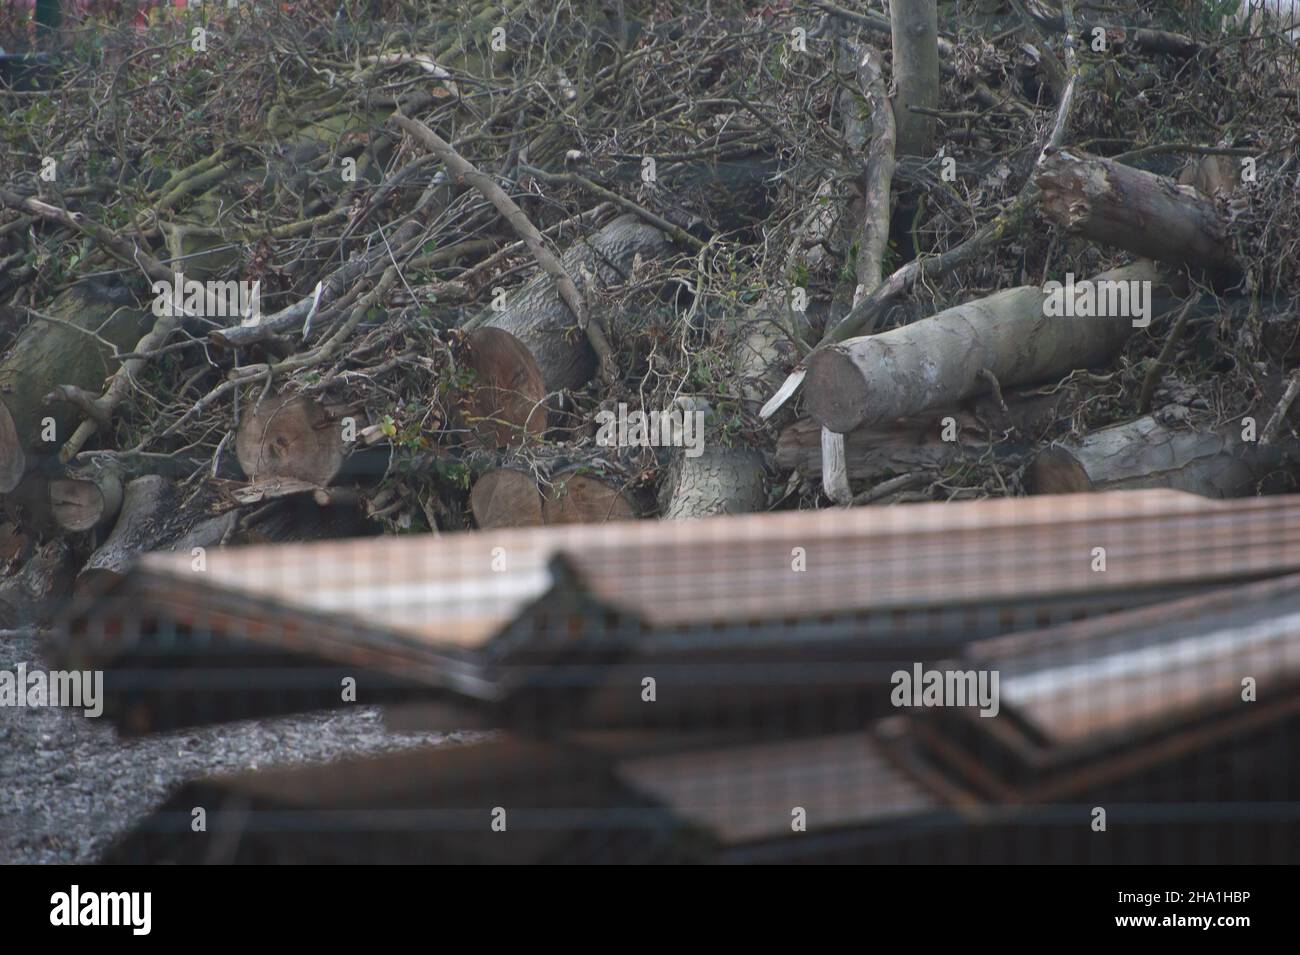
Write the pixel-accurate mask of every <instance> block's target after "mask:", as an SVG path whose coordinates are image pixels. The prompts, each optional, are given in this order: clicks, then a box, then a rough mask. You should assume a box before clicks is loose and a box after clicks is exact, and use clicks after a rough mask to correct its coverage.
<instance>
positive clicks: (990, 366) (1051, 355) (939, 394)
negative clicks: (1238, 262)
mask: <svg viewBox="0 0 1300 955" xmlns="http://www.w3.org/2000/svg"><path fill="white" fill-rule="evenodd" d="M1091 281H1092V284H1091V286H1086V288H1091V289H1093V290H1094V292H1096V291H1098V290H1104V289H1106V288H1107V286H1103V285H1101V284H1100V283H1103V282H1107V283H1131V282H1142V283H1150V284H1149V285H1145V286H1141V288H1143V289H1146V290H1149V292H1150V295H1149V296H1148V298H1147V302H1148V304H1149V305H1150V309H1151V314H1150V317H1155V316H1158V315H1160V314H1162V313H1163V312H1164V311H1166V310H1167V309H1168V308H1169V307H1170V304H1171V301H1172V299H1171V296H1170V294H1169V292H1168V290H1167V289H1166V288H1164V282H1163V280H1162V278H1161V274H1160V272H1159V271H1158V270H1157V268H1156V267H1155V266H1154V265H1153V264H1152V263H1149V262H1139V263H1136V264H1134V265H1129V266H1125V267H1123V268H1119V269H1113V270H1111V271H1109V272H1104V273H1102V274H1100V275H1097V276H1095V277H1094V278H1093V279H1092V280H1091ZM1081 287H1083V286H1082V283H1081ZM1116 287H1120V286H1116ZM1127 287H1128V288H1132V286H1127ZM1050 294H1051V293H1049V292H1047V291H1044V290H1043V289H1041V288H1038V287H1036V286H1021V287H1020V288H1014V289H1008V290H1006V291H1003V292H998V293H997V294H995V295H991V296H988V297H987V298H982V299H977V300H975V301H973V302H967V303H966V304H964V305H958V306H956V307H954V308H950V309H947V310H945V311H943V312H940V313H938V314H937V315H933V316H931V317H930V318H926V319H922V320H921V321H918V322H914V323H912V324H911V325H905V326H903V327H901V328H896V329H893V330H891V331H888V332H883V333H881V334H879V335H868V336H864V337H861V338H851V339H849V340H848V341H845V342H841V343H839V344H836V345H832V346H830V347H828V348H824V349H820V350H818V351H816V352H814V353H813V354H812V356H811V358H810V359H809V362H808V375H807V379H806V381H805V383H804V387H805V390H806V392H807V403H808V413H809V414H810V415H811V416H812V417H813V418H814V419H815V420H817V421H818V422H819V423H821V424H822V425H824V426H825V427H827V428H829V429H831V430H832V431H838V432H840V433H841V434H843V433H847V432H849V431H852V430H853V429H854V428H857V427H860V426H862V425H872V424H879V423H881V422H885V421H891V420H893V419H896V418H903V417H907V416H909V415H914V414H916V413H918V412H920V411H924V410H926V409H928V408H935V407H940V406H943V405H952V404H956V403H958V402H960V401H963V400H964V399H966V398H968V397H970V396H972V395H975V394H977V393H979V392H982V391H984V390H986V389H988V388H989V387H990V385H991V383H992V382H993V381H996V382H997V383H998V384H1000V385H1001V386H1002V387H1009V386H1011V385H1019V384H1030V383H1033V382H1038V381H1046V380H1049V379H1053V378H1060V377H1062V376H1063V375H1065V374H1066V373H1067V372H1069V371H1071V370H1074V369H1079V368H1091V367H1096V366H1098V365H1103V364H1105V363H1107V362H1109V361H1110V360H1111V359H1112V358H1114V356H1115V355H1116V353H1118V351H1119V349H1120V348H1121V347H1122V346H1123V345H1124V343H1125V342H1126V341H1127V340H1128V338H1129V336H1130V335H1131V334H1132V333H1133V327H1134V321H1135V318H1134V317H1133V316H1132V315H1125V314H1118V315H1115V314H1107V315H1101V316H1093V317H1082V316H1079V317H1066V316H1050V315H1048V314H1046V312H1047V305H1048V301H1049V295H1050ZM1057 298H1058V300H1059V299H1060V296H1059V295H1058V296H1057ZM1130 304H1131V303H1130ZM1118 311H1121V312H1122V311H1125V309H1118Z"/></svg>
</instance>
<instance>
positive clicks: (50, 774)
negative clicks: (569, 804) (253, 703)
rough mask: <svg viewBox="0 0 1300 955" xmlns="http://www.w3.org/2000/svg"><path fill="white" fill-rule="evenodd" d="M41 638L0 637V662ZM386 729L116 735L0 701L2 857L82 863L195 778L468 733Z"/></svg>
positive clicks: (32, 658)
mask: <svg viewBox="0 0 1300 955" xmlns="http://www.w3.org/2000/svg"><path fill="white" fill-rule="evenodd" d="M39 640H40V638H39V636H37V635H33V634H18V635H15V634H13V633H11V632H10V633H5V634H3V635H0V669H5V670H9V671H11V672H12V671H13V670H14V668H15V667H16V666H17V665H18V664H19V663H20V662H25V663H26V664H27V667H28V670H32V669H34V668H36V667H37V666H39V665H40V659H41V658H40V653H39V652H38V646H39ZM477 735H479V734H472V733H392V732H389V731H388V730H386V729H385V728H384V724H383V715H382V711H381V710H380V709H379V708H378V707H364V708H360V707H359V708H356V709H351V710H338V711H330V712H324V713H309V714H306V715H303V716H295V717H287V718H282V719H272V720H251V721H248V722H243V723H227V724H222V725H220V726H215V727H209V728H204V729H200V730H188V731H186V730H182V731H178V732H174V733H164V734H159V735H156V736H148V737H144V738H141V739H135V740H129V741H124V740H120V739H118V738H117V735H116V734H115V732H114V730H113V727H112V726H110V725H109V724H107V723H103V722H99V721H96V720H93V719H86V718H85V717H83V716H82V715H81V711H80V710H72V711H69V710H63V709H58V708H39V709H29V708H10V707H0V862H7V863H86V862H94V861H96V859H97V858H98V856H99V854H100V853H101V852H103V851H104V849H106V848H107V847H108V846H109V844H110V843H111V842H112V841H113V840H114V839H115V838H116V837H117V836H118V835H119V834H120V833H122V832H124V831H125V830H127V829H129V828H130V827H131V826H132V825H133V824H134V823H135V822H137V821H138V820H139V819H140V818H141V817H142V816H144V815H145V814H146V813H148V812H149V811H150V810H152V809H153V808H154V807H155V806H157V805H158V804H159V803H161V802H162V801H163V800H164V799H165V798H166V796H167V795H169V794H170V793H171V792H172V791H173V790H174V789H175V788H176V787H177V786H178V785H180V783H182V782H183V781H185V780H188V779H192V778H195V777H199V776H209V775H214V774H218V773H229V772H236V771H243V770H249V769H258V768H264V767H267V766H284V765H291V764H302V763H310V762H324V761H328V760H332V759H337V758H339V757H343V756H349V755H358V754H366V753H384V752H393V751H396V750H402V749H409V748H411V747H415V746H425V745H429V744H438V743H455V742H461V741H467V740H469V739H472V738H475V737H476V736H477Z"/></svg>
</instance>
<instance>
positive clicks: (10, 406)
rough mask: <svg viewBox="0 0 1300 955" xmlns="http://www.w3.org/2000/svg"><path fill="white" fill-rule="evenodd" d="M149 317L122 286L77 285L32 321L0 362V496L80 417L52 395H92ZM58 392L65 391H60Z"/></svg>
mask: <svg viewBox="0 0 1300 955" xmlns="http://www.w3.org/2000/svg"><path fill="white" fill-rule="evenodd" d="M152 324H153V318H152V316H150V315H149V314H148V313H147V312H146V311H144V310H141V309H138V308H136V307H135V302H134V299H133V297H132V296H131V294H130V292H128V291H127V290H126V289H125V288H124V287H121V286H116V285H112V284H110V283H107V282H103V281H100V280H88V281H85V282H81V283H79V284H77V285H76V286H74V287H73V288H71V289H69V290H68V291H66V292H64V293H63V294H62V295H60V296H59V297H58V298H57V299H56V300H55V302H54V304H53V305H52V306H51V307H50V309H49V311H48V313H46V314H43V315H41V316H38V317H36V318H33V319H32V321H31V322H30V324H28V325H27V327H26V328H24V329H23V331H22V333H21V334H19V336H18V338H17V340H16V341H15V342H14V344H13V347H12V348H11V349H10V350H9V352H8V354H7V355H5V356H4V358H3V360H0V494H8V493H9V492H11V491H13V490H14V488H16V487H17V486H18V483H19V482H20V481H21V480H22V477H23V475H24V474H25V473H26V472H27V471H29V470H31V469H32V468H34V467H36V466H37V465H38V464H39V463H40V462H41V461H42V460H43V459H45V460H53V459H54V458H55V457H56V455H57V454H58V451H59V447H60V445H61V444H62V443H63V442H64V441H66V440H68V439H69V438H70V437H71V436H72V433H73V430H74V428H75V427H76V425H77V424H78V423H79V422H80V421H81V419H82V410H81V408H80V407H78V406H77V405H76V404H75V403H72V402H70V401H66V400H52V401H51V400H47V399H48V398H49V397H50V395H51V393H56V394H58V393H59V389H75V390H76V391H75V392H73V393H76V394H93V395H99V393H100V392H101V391H102V390H103V387H104V382H105V380H106V379H107V378H108V377H109V376H110V375H111V374H112V373H113V372H114V371H115V370H116V369H117V367H118V363H117V362H116V361H115V360H114V356H115V355H120V354H125V353H126V352H128V351H130V349H131V347H132V346H133V345H135V343H136V342H137V341H138V340H139V339H140V337H141V336H142V335H143V334H144V333H145V332H146V331H148V329H149V328H150V327H151V326H152ZM65 393H66V392H65Z"/></svg>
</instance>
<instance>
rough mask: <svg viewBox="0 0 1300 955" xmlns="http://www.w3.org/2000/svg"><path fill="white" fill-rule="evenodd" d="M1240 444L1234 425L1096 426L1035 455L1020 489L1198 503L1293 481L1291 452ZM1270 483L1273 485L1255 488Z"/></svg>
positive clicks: (1146, 420)
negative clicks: (1157, 491) (1145, 495)
mask: <svg viewBox="0 0 1300 955" xmlns="http://www.w3.org/2000/svg"><path fill="white" fill-rule="evenodd" d="M1292 445H1293V446H1292V447H1291V448H1289V449H1288V448H1286V447H1283V446H1277V445H1268V446H1263V447H1261V446H1260V444H1259V443H1258V442H1247V441H1243V440H1242V439H1241V425H1240V424H1238V423H1235V422H1234V423H1231V424H1228V425H1224V426H1222V427H1219V428H1215V429H1214V430H1209V431H1197V430H1185V429H1176V428H1171V427H1168V426H1166V425H1164V424H1161V423H1160V422H1159V421H1157V420H1156V419H1155V418H1154V417H1152V416H1151V415H1147V416H1145V417H1142V418H1137V419H1135V420H1133V421H1126V422H1124V423H1123V424H1117V425H1112V426H1111V427H1108V428H1101V429H1099V430H1097V431H1094V432H1093V433H1091V434H1089V435H1087V436H1086V437H1084V438H1083V439H1082V440H1081V441H1079V442H1076V443H1072V444H1068V445H1054V446H1052V447H1049V448H1046V449H1045V450H1043V451H1041V452H1040V453H1039V454H1038V455H1037V456H1036V457H1035V458H1034V460H1033V462H1032V463H1031V464H1030V466H1029V468H1028V470H1027V472H1026V474H1025V483H1026V486H1027V487H1028V489H1029V491H1030V493H1033V494H1067V493H1073V492H1078V491H1115V490H1129V489H1136V488H1170V489H1172V490H1175V491H1190V492H1192V493H1193V494H1200V495H1202V496H1204V497H1214V498H1224V497H1243V496H1246V495H1253V494H1257V493H1260V492H1261V491H1263V490H1281V489H1283V488H1284V487H1285V486H1286V485H1287V484H1293V483H1294V481H1293V480H1292V479H1291V478H1290V477H1289V476H1288V474H1287V473H1286V471H1285V469H1284V465H1285V463H1286V460H1287V458H1288V456H1289V455H1294V453H1295V450H1296V449H1295V447H1294V442H1292ZM1270 480H1271V481H1272V483H1273V484H1274V485H1275V486H1273V487H1268V488H1266V487H1262V485H1264V484H1265V483H1266V482H1269V481H1270Z"/></svg>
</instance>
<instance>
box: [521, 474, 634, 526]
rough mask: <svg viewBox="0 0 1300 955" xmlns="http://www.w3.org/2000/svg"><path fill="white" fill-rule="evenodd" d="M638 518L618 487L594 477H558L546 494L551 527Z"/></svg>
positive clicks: (544, 505)
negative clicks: (553, 525)
mask: <svg viewBox="0 0 1300 955" xmlns="http://www.w3.org/2000/svg"><path fill="white" fill-rule="evenodd" d="M637 516H638V515H637V509H636V506H635V505H634V504H633V503H632V501H631V500H630V499H629V498H628V497H627V495H625V494H624V493H623V492H622V491H621V490H619V488H618V486H617V485H616V484H614V483H611V482H609V481H606V480H603V479H602V478H599V477H596V476H595V475H592V474H577V473H573V472H569V473H566V474H559V475H556V476H555V477H554V478H552V479H551V483H550V485H549V486H548V487H546V488H544V489H543V491H542V517H543V519H544V520H545V521H546V523H547V524H603V523H605V522H606V521H630V520H633V519H635V518H636V517H637Z"/></svg>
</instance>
